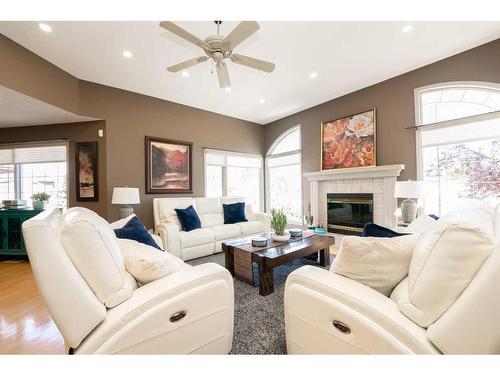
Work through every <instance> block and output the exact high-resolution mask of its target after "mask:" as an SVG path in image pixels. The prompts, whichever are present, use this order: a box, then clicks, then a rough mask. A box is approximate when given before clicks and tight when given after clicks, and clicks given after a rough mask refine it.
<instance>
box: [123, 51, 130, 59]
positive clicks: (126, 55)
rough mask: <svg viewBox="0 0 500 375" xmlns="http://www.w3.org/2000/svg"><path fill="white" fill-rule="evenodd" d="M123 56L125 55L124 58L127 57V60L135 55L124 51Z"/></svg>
mask: <svg viewBox="0 0 500 375" xmlns="http://www.w3.org/2000/svg"><path fill="white" fill-rule="evenodd" d="M122 55H123V57H125V58H126V59H130V58H131V57H132V56H133V55H132V52H130V51H127V50H125V51H123V52H122Z"/></svg>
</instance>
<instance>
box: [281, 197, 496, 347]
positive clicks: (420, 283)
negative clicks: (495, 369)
mask: <svg viewBox="0 0 500 375" xmlns="http://www.w3.org/2000/svg"><path fill="white" fill-rule="evenodd" d="M441 226H443V227H441ZM443 228H446V229H443ZM499 243H500V205H499V206H498V207H497V209H496V212H495V211H494V210H490V209H484V210H483V211H481V210H480V211H477V212H473V211H469V212H461V213H455V214H451V215H449V216H445V217H442V218H441V219H440V220H438V221H437V222H436V224H435V226H434V227H433V228H432V229H430V230H429V231H428V232H426V233H423V234H422V235H421V236H420V237H419V238H418V241H417V244H416V246H415V250H414V252H413V255H412V258H411V263H410V267H409V270H408V272H409V275H408V276H407V277H406V278H405V279H403V281H401V282H400V283H399V285H397V286H396V288H395V289H394V290H393V291H392V294H390V298H389V297H386V296H385V295H383V294H381V293H379V292H377V291H375V290H374V289H371V288H370V287H368V286H366V285H364V284H361V283H360V282H357V281H354V280H353V279H350V278H347V277H344V276H341V275H339V274H336V273H333V272H331V271H327V270H324V269H320V268H317V267H311V266H305V267H301V268H299V269H298V270H296V271H294V272H292V273H291V274H290V275H289V276H288V278H287V281H286V287H285V298H284V303H285V327H286V341H287V348H288V353H289V354H306V353H313V354H400V353H419V354H441V353H443V354H500V319H499V317H500V299H499V298H498V296H499V295H500V294H499V293H500V272H499V270H500V245H499Z"/></svg>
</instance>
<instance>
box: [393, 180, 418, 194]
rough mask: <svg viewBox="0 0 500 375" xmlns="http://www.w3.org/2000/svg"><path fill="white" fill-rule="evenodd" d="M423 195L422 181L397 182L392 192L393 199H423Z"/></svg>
mask: <svg viewBox="0 0 500 375" xmlns="http://www.w3.org/2000/svg"><path fill="white" fill-rule="evenodd" d="M424 195H425V184H424V181H411V180H409V181H397V182H396V188H395V190H394V197H395V198H423V197H424Z"/></svg>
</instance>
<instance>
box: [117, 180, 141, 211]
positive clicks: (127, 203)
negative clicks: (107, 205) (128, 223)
mask: <svg viewBox="0 0 500 375" xmlns="http://www.w3.org/2000/svg"><path fill="white" fill-rule="evenodd" d="M111 203H112V204H121V207H120V218H121V219H124V218H126V217H127V216H130V215H132V214H133V213H134V209H133V208H132V206H131V204H139V203H141V202H140V198H139V189H138V188H131V187H115V188H113V198H112V199H111Z"/></svg>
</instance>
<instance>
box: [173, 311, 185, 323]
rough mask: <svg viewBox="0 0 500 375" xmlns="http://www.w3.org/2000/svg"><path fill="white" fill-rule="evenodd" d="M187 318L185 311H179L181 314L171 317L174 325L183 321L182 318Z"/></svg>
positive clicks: (177, 313)
mask: <svg viewBox="0 0 500 375" xmlns="http://www.w3.org/2000/svg"><path fill="white" fill-rule="evenodd" d="M185 316H186V312H185V311H179V312H176V313H175V314H172V316H171V317H170V321H171V322H172V323H175V322H178V321H179V320H181V319H182V318H184V317H185Z"/></svg>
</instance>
